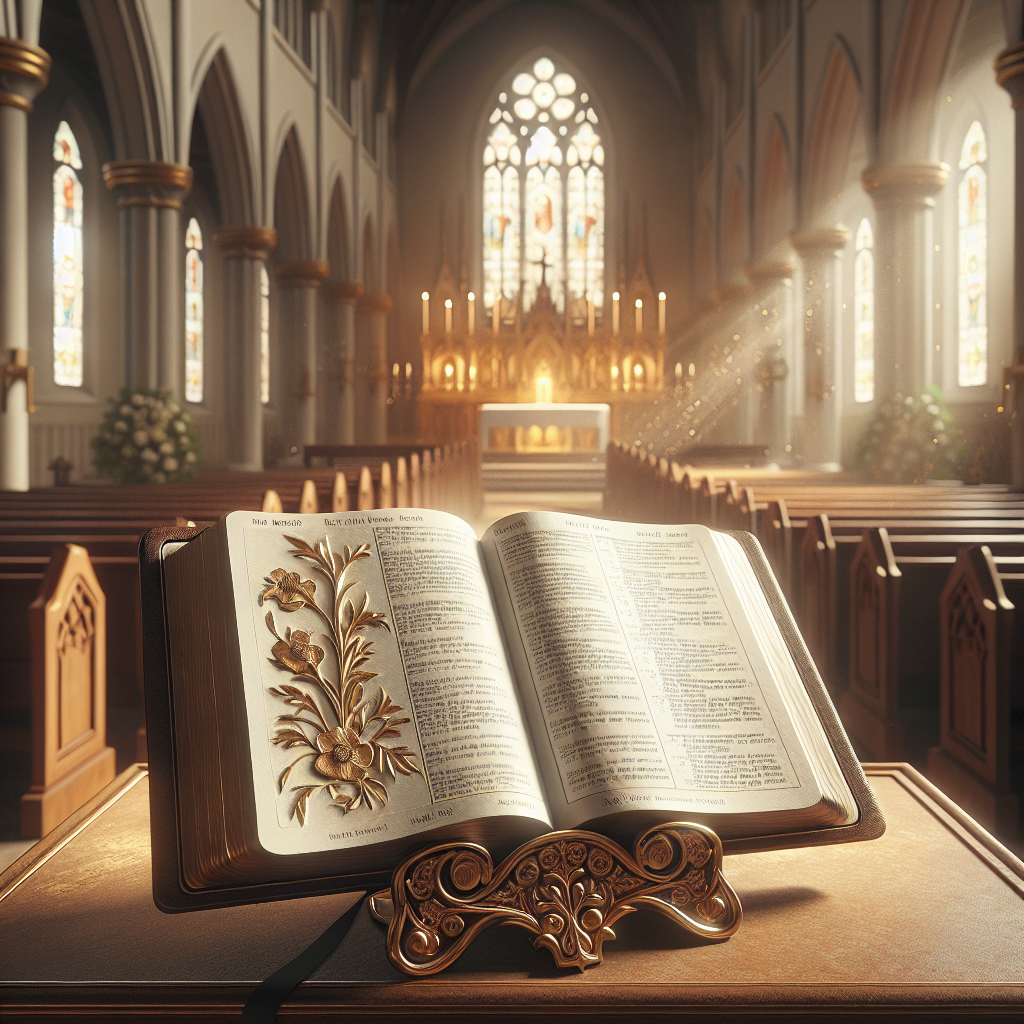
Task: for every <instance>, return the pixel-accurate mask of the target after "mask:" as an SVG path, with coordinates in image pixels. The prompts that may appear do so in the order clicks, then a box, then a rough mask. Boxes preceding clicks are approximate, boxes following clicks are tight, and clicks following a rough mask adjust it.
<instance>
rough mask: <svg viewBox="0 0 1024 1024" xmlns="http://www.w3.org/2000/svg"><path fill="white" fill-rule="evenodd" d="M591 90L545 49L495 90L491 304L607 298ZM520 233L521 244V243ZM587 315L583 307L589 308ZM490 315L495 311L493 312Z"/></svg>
mask: <svg viewBox="0 0 1024 1024" xmlns="http://www.w3.org/2000/svg"><path fill="white" fill-rule="evenodd" d="M597 123H598V117H597V114H596V113H595V112H594V108H593V106H591V105H590V97H589V95H588V94H587V93H586V92H581V91H580V89H579V86H578V84H577V82H576V79H575V78H574V77H573V76H572V75H570V74H569V73H568V72H566V71H560V70H558V69H557V68H556V67H555V64H554V62H553V61H551V60H550V59H549V58H547V57H541V58H540V59H539V60H537V61H534V63H533V65H532V67H531V68H530V70H529V71H521V72H520V73H519V74H517V75H516V76H515V77H514V78H513V79H512V82H511V85H510V86H509V88H508V89H507V90H506V91H504V92H502V93H500V94H499V95H498V105H497V106H496V107H495V108H494V110H493V112H492V113H491V116H490V124H491V126H492V127H491V130H490V132H489V133H488V136H487V142H486V144H485V146H484V153H483V163H484V180H483V272H484V287H483V292H484V305H485V306H486V307H488V308H489V309H493V304H494V302H495V301H500V300H501V299H504V300H505V301H506V302H508V303H511V302H512V300H513V299H514V298H515V295H516V293H517V292H518V291H519V289H520V286H522V290H523V309H524V310H528V309H530V307H531V306H532V305H533V303H534V300H535V298H536V295H537V288H538V287H539V285H540V283H541V280H542V279H543V280H544V281H546V283H547V285H548V287H549V288H550V289H551V299H552V301H553V302H554V303H555V305H556V307H557V308H558V309H559V310H564V309H565V301H566V296H567V294H568V298H569V301H570V302H574V303H575V302H579V303H583V304H584V305H583V306H582V308H583V309H585V303H586V302H587V301H591V302H593V303H594V306H595V308H597V309H600V308H601V307H602V306H603V305H604V171H603V167H604V146H603V145H602V143H601V136H600V135H598V133H597V130H596V128H595V125H596V124H597ZM520 239H522V245H521V244H520ZM584 315H585V314H584ZM492 316H493V313H492Z"/></svg>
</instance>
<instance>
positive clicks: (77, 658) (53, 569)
mask: <svg viewBox="0 0 1024 1024" xmlns="http://www.w3.org/2000/svg"><path fill="white" fill-rule="evenodd" d="M29 627H30V632H31V643H32V785H31V787H30V788H29V791H28V792H27V793H26V794H25V795H24V796H23V797H22V798H21V835H22V838H23V839H37V838H39V837H41V836H44V835H46V833H47V832H49V831H51V830H52V829H53V828H55V827H56V826H57V825H59V824H60V823H61V822H62V821H63V820H64V819H65V818H66V817H67V816H68V815H69V814H71V813H72V812H74V811H76V810H77V809H78V808H79V807H81V806H82V804H84V803H85V802H86V801H87V800H89V799H91V798H92V797H93V796H95V795H96V793H98V792H99V791H100V790H101V789H102V788H103V787H104V786H105V785H107V783H109V782H111V781H113V778H114V769H115V761H116V756H115V753H114V750H113V748H112V747H108V746H107V743H106V714H107V698H106V664H105V662H106V642H105V641H106V636H105V632H106V601H105V598H104V594H103V591H102V589H101V588H100V585H99V581H98V580H97V578H96V574H95V573H94V572H93V570H92V565H91V564H90V562H89V556H88V554H87V553H86V551H85V549H84V548H82V547H79V546H78V545H75V544H65V545H63V546H61V547H60V548H58V550H57V551H56V552H54V555H53V558H52V559H51V560H50V564H49V566H48V568H47V570H46V575H45V577H44V579H43V582H42V586H41V587H40V589H39V595H38V596H37V597H36V599H35V601H33V602H32V606H31V608H30V609H29Z"/></svg>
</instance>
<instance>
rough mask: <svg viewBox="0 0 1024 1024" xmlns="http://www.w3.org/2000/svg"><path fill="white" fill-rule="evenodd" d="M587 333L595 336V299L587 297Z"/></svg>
mask: <svg viewBox="0 0 1024 1024" xmlns="http://www.w3.org/2000/svg"><path fill="white" fill-rule="evenodd" d="M587 334H589V335H590V337H593V336H594V300H593V299H587Z"/></svg>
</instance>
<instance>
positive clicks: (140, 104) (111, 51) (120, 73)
mask: <svg viewBox="0 0 1024 1024" xmlns="http://www.w3.org/2000/svg"><path fill="white" fill-rule="evenodd" d="M80 7H81V11H82V18H83V20H84V21H85V25H86V30H87V31H88V33H89V40H90V42H91V43H92V47H93V50H94V52H95V54H96V63H97V65H98V67H99V70H100V78H101V79H102V81H103V93H104V96H105V97H106V101H107V109H108V111H109V113H110V123H111V128H112V131H113V136H114V153H115V155H116V158H117V159H119V160H127V159H140V160H162V161H167V162H169V163H173V162H174V161H175V152H174V123H173V119H172V114H171V112H172V111H173V109H174V104H173V102H172V98H171V97H170V96H168V95H165V94H164V90H163V77H162V76H161V75H160V74H159V73H157V67H158V61H157V60H156V56H155V53H154V51H153V35H154V32H153V27H152V26H151V25H150V24H149V10H148V6H147V5H146V4H133V3H123V4H122V3H117V4H113V3H109V2H108V0H80Z"/></svg>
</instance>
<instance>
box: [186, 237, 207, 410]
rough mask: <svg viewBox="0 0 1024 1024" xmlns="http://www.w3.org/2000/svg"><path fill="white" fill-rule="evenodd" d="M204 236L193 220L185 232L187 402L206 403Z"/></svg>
mask: <svg viewBox="0 0 1024 1024" xmlns="http://www.w3.org/2000/svg"><path fill="white" fill-rule="evenodd" d="M203 320H204V317H203V232H202V231H201V230H200V228H199V222H198V221H197V220H196V219H195V217H193V218H192V219H191V220H190V221H189V222H188V228H187V229H186V231H185V401H186V402H201V401H202V400H203Z"/></svg>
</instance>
